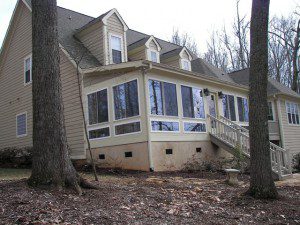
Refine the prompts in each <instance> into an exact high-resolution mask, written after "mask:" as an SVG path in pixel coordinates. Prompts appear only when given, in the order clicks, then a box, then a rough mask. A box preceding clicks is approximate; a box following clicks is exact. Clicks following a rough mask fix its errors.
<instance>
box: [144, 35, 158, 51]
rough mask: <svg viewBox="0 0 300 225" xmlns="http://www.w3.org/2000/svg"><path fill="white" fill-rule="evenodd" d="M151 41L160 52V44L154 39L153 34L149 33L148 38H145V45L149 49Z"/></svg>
mask: <svg viewBox="0 0 300 225" xmlns="http://www.w3.org/2000/svg"><path fill="white" fill-rule="evenodd" d="M151 41H153V42H154V43H155V45H156V47H157V51H158V52H160V51H161V46H160V44H159V43H158V42H157V41H156V39H155V37H154V36H153V35H151V36H150V37H149V39H148V40H147V42H146V44H145V45H146V47H147V48H149V49H151V48H150V42H151Z"/></svg>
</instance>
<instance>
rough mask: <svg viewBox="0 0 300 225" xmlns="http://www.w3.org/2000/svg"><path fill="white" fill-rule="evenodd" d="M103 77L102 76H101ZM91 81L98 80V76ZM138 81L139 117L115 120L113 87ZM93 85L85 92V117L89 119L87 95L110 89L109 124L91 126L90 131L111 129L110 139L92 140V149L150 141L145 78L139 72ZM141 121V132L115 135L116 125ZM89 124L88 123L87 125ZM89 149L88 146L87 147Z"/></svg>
mask: <svg viewBox="0 0 300 225" xmlns="http://www.w3.org/2000/svg"><path fill="white" fill-rule="evenodd" d="M99 76H101V75H99ZM90 79H97V76H96V77H94V78H90ZM134 79H137V80H138V95H139V112H140V115H139V116H135V117H131V118H126V119H121V120H115V118H114V104H113V103H114V101H113V87H114V86H116V85H118V84H122V83H125V82H128V81H131V80H134ZM89 83H92V84H91V85H90V86H85V87H84V92H83V95H84V96H83V101H84V106H85V115H86V118H87V119H88V111H87V107H88V104H87V95H88V94H89V93H93V92H96V91H97V90H102V89H105V88H107V89H108V109H109V111H108V115H109V122H108V123H102V124H98V125H89V126H88V129H94V128H98V127H107V126H109V127H110V137H107V138H103V139H100V140H90V143H91V148H93V149H96V148H100V147H108V146H111V147H112V146H118V145H126V144H132V143H141V142H146V141H148V132H147V131H148V128H147V122H146V121H147V120H146V114H145V107H146V106H145V91H144V81H143V76H142V75H141V73H140V72H139V71H136V72H131V73H127V74H125V75H122V76H120V75H118V74H116V75H114V76H112V78H111V79H107V80H105V81H103V82H101V83H97V82H91V81H90V82H89ZM135 121H140V122H141V132H139V133H134V134H125V135H115V134H114V127H115V125H119V124H124V123H130V122H135ZM87 124H88V123H87ZM85 148H86V149H87V146H85Z"/></svg>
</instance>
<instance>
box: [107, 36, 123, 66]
mask: <svg viewBox="0 0 300 225" xmlns="http://www.w3.org/2000/svg"><path fill="white" fill-rule="evenodd" d="M110 45H111V57H112V58H111V60H112V63H116V64H117V63H121V62H123V60H122V38H121V37H120V36H117V35H110Z"/></svg>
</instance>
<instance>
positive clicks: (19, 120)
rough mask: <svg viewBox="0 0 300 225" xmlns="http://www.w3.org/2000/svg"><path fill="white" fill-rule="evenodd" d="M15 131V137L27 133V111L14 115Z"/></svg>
mask: <svg viewBox="0 0 300 225" xmlns="http://www.w3.org/2000/svg"><path fill="white" fill-rule="evenodd" d="M16 133H17V137H23V136H26V135H27V113H21V114H19V115H17V116H16Z"/></svg>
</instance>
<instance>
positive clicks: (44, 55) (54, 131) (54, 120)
mask: <svg viewBox="0 0 300 225" xmlns="http://www.w3.org/2000/svg"><path fill="white" fill-rule="evenodd" d="M32 48H33V52H32V57H33V60H32V62H33V65H32V77H33V82H32V101H33V159H32V161H33V162H32V174H31V177H30V178H29V181H28V183H29V185H31V186H53V187H64V186H69V187H72V188H74V189H75V190H77V192H78V193H79V194H81V193H82V191H81V188H80V185H81V186H84V187H87V186H89V185H88V184H87V183H85V182H84V180H83V179H82V178H80V176H79V175H78V174H77V172H76V170H75V168H74V166H73V164H72V162H71V159H70V156H69V148H68V144H67V136H66V129H65V121H64V107H63V100H62V86H61V79H60V67H59V65H60V57H59V43H58V32H57V4H56V0H32Z"/></svg>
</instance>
